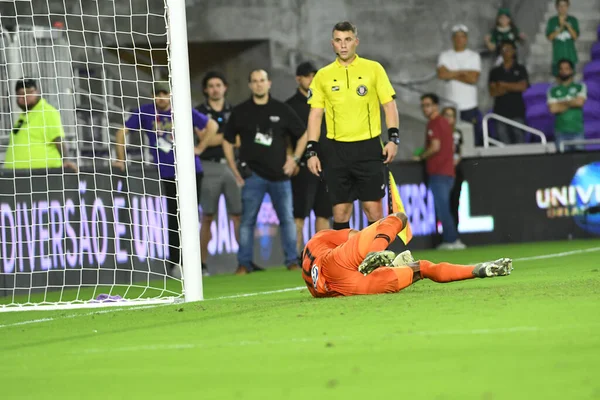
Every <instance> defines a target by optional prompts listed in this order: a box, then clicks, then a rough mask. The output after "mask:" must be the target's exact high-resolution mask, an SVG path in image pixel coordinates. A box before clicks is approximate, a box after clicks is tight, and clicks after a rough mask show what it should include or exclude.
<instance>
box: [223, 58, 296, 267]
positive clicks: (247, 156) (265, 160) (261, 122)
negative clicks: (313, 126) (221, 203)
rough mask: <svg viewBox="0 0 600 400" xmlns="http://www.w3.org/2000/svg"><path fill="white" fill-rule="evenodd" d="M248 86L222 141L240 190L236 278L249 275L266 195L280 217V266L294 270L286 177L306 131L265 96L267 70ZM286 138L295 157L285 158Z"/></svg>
mask: <svg viewBox="0 0 600 400" xmlns="http://www.w3.org/2000/svg"><path fill="white" fill-rule="evenodd" d="M249 81H250V83H249V85H248V86H249V87H250V90H251V92H252V97H251V98H250V99H249V100H247V101H245V102H243V103H241V104H239V105H238V106H236V107H235V108H234V109H233V111H232V112H231V116H230V117H229V121H228V122H227V126H226V127H225V136H224V138H225V140H224V141H223V150H224V152H225V157H226V158H227V163H228V164H229V167H230V168H231V170H232V171H233V175H234V176H235V178H236V181H237V182H238V185H240V186H241V187H242V219H241V224H240V242H239V245H240V249H239V252H238V262H239V266H238V269H237V271H236V274H239V275H242V274H247V273H248V272H251V271H252V261H253V250H254V228H255V226H256V218H257V216H258V211H259V210H260V206H261V204H262V200H263V197H264V196H265V194H266V193H269V196H270V197H271V201H272V203H273V208H274V209H275V212H276V213H277V217H278V218H279V225H280V231H281V241H282V247H283V252H284V255H285V265H286V267H287V268H288V269H289V270H298V269H300V267H299V266H298V252H297V250H296V226H295V224H294V215H293V210H292V208H293V207H292V185H291V183H290V176H292V174H293V173H294V170H295V169H296V166H297V165H298V163H299V161H300V157H302V155H303V152H304V149H305V148H306V126H305V125H304V123H303V122H302V120H301V119H300V118H299V117H298V115H297V114H296V113H295V112H294V110H292V109H291V108H290V106H288V105H287V104H285V103H282V102H280V101H278V100H275V99H273V98H272V97H271V96H270V94H269V89H270V88H271V81H270V79H269V75H268V74H267V72H266V71H264V70H262V69H258V70H253V71H252V72H251V73H250V76H249ZM238 135H239V137H240V141H241V145H240V157H239V158H240V163H239V165H240V166H239V167H238V165H236V162H235V158H234V154H233V145H234V144H235V142H236V136H238ZM288 136H295V137H296V138H298V141H297V144H296V149H295V150H294V156H291V155H288V153H287V143H288Z"/></svg>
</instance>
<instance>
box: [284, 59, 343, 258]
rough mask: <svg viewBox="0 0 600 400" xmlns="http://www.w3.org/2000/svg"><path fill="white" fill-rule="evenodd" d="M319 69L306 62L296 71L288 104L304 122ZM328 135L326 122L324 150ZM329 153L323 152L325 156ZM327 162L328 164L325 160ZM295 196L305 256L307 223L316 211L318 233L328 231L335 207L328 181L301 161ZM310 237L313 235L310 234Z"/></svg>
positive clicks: (294, 183)
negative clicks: (307, 219) (315, 173)
mask: <svg viewBox="0 0 600 400" xmlns="http://www.w3.org/2000/svg"><path fill="white" fill-rule="evenodd" d="M316 73H317V68H316V67H315V65H314V64H313V63H312V62H310V61H306V62H303V63H300V64H299V65H298V67H297V68H296V82H297V83H298V89H297V90H296V93H295V94H294V95H293V96H292V97H290V98H289V99H287V100H286V103H287V104H288V105H289V106H290V107H292V109H293V110H294V111H295V112H296V114H298V116H299V117H300V119H302V121H303V122H304V123H307V122H308V114H309V112H310V105H309V104H308V103H307V102H306V101H307V98H308V89H309V88H310V84H311V83H312V80H313V78H314V77H315V74H316ZM326 136H327V132H326V129H325V123H324V122H322V123H321V137H320V140H319V142H320V143H319V145H320V146H321V148H324V147H325V146H326V143H325V142H326V141H327V137H326ZM291 144H292V148H296V143H291ZM325 153H326V152H324V154H325ZM324 162H326V161H324ZM292 194H293V200H294V221H295V223H296V233H297V243H296V244H297V247H298V254H300V253H302V249H303V248H304V235H303V231H304V220H305V219H306V217H308V216H309V215H310V211H311V210H313V211H314V213H315V217H316V218H317V220H316V223H315V231H316V232H319V231H321V230H323V229H329V228H330V225H329V219H330V218H331V216H332V206H331V201H330V200H329V195H328V193H327V187H326V185H325V182H324V181H323V180H321V179H319V177H317V176H315V175H313V174H312V173H311V172H310V171H309V170H308V168H307V167H306V163H305V162H304V161H302V162H301V163H300V165H299V166H298V168H297V170H296V175H295V176H293V177H292ZM309 236H310V235H309Z"/></svg>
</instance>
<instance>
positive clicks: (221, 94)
mask: <svg viewBox="0 0 600 400" xmlns="http://www.w3.org/2000/svg"><path fill="white" fill-rule="evenodd" d="M202 89H203V91H204V96H205V97H206V101H205V102H204V103H202V104H200V105H198V106H197V107H196V109H197V110H198V111H200V112H201V113H203V114H205V115H207V116H208V117H209V118H211V119H213V120H215V121H216V122H217V123H218V124H219V131H218V133H217V135H215V136H214V137H213V138H212V139H211V143H210V144H209V145H208V147H207V148H206V150H204V153H202V155H200V158H201V159H202V167H203V169H204V178H203V179H202V192H201V196H200V205H201V206H202V224H201V229H200V251H201V254H202V257H203V260H205V259H206V256H207V254H208V243H209V242H210V241H211V239H212V232H211V229H210V226H211V224H212V222H213V220H214V218H215V215H216V214H217V212H218V210H219V199H220V197H221V194H223V195H224V196H225V201H226V204H227V212H228V213H229V216H230V218H231V220H232V221H233V226H234V229H235V237H236V239H237V241H238V242H239V240H240V237H239V229H240V215H241V214H242V194H241V191H240V187H239V186H238V185H237V183H236V181H235V176H233V173H232V172H231V170H230V169H229V168H228V167H227V160H226V159H225V155H224V154H223V146H222V144H223V131H224V129H225V124H226V123H227V120H228V119H229V115H230V114H231V109H232V107H231V105H230V104H229V103H228V102H227V100H225V93H226V92H227V79H226V78H225V76H224V75H223V74H221V73H220V72H215V71H212V72H208V73H207V74H206V75H205V76H204V78H203V79H202ZM207 271H208V269H207V266H206V263H204V262H203V263H202V272H203V273H204V274H205V275H206V274H207Z"/></svg>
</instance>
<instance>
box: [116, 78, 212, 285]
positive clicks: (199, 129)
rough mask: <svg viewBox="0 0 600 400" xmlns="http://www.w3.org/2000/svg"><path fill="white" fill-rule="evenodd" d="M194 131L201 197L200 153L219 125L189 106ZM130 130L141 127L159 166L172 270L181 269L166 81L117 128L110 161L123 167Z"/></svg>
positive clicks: (197, 177) (168, 90)
mask: <svg viewBox="0 0 600 400" xmlns="http://www.w3.org/2000/svg"><path fill="white" fill-rule="evenodd" d="M191 111H192V120H193V125H194V132H195V134H196V136H197V137H198V138H199V142H198V144H197V145H196V147H195V148H194V153H195V154H196V193H197V196H198V201H200V200H199V199H200V187H201V182H202V164H201V162H200V157H199V156H200V154H202V152H203V151H204V149H205V148H206V143H207V142H208V139H209V138H210V137H212V136H213V135H216V133H217V130H218V128H219V125H218V124H217V123H216V122H215V121H213V120H210V119H209V118H208V117H207V116H206V115H204V114H201V113H200V112H198V111H196V110H194V109H192V110H191ZM131 130H134V131H142V132H143V133H144V134H145V135H146V138H147V145H148V147H149V150H150V155H151V156H152V161H153V163H154V164H156V165H157V167H158V175H159V178H160V180H161V182H162V187H163V195H164V196H166V197H167V212H168V213H169V260H170V261H171V263H172V265H171V268H172V274H173V275H174V276H178V275H179V273H180V268H181V267H180V266H181V260H180V250H179V243H180V240H179V221H178V218H177V185H176V183H175V175H176V174H175V154H174V152H173V148H174V136H173V135H174V134H175V132H174V131H173V122H172V114H171V91H170V89H169V86H168V85H166V84H160V83H159V84H156V85H155V87H154V103H150V104H144V105H142V106H141V107H140V108H139V109H138V110H135V111H134V112H133V113H132V114H131V116H130V117H129V119H128V120H127V122H125V127H124V128H123V129H120V130H119V131H117V134H116V140H117V146H116V153H117V160H118V161H116V162H115V163H114V164H113V165H114V166H115V167H117V168H119V169H121V170H122V171H125V166H126V164H125V163H126V160H125V137H126V135H127V133H128V132H129V131H131Z"/></svg>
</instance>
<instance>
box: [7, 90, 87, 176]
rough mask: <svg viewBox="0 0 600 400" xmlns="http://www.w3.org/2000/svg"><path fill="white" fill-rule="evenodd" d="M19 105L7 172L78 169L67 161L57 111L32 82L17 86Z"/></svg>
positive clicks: (9, 148)
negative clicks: (15, 170)
mask: <svg viewBox="0 0 600 400" xmlns="http://www.w3.org/2000/svg"><path fill="white" fill-rule="evenodd" d="M15 92H16V94H17V105H18V106H19V108H21V110H23V112H22V113H21V115H20V117H19V119H18V120H17V122H16V123H15V125H14V127H13V130H12V134H11V135H10V143H9V145H8V149H7V151H6V159H5V161H4V168H5V169H48V168H61V167H63V166H64V167H65V168H68V169H72V170H77V165H76V164H75V163H73V162H71V161H68V160H65V159H64V156H65V146H64V143H63V138H64V137H65V132H64V130H63V126H62V123H61V120H60V113H59V112H58V110H57V109H56V108H54V107H52V106H51V105H50V103H48V102H47V101H46V100H45V99H44V98H43V97H42V96H41V95H40V92H39V91H38V87H37V83H36V81H35V80H33V79H21V80H19V81H17V84H16V85H15Z"/></svg>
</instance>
